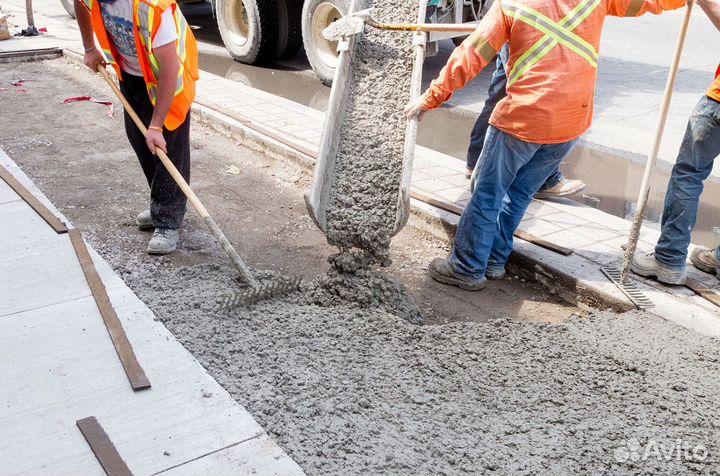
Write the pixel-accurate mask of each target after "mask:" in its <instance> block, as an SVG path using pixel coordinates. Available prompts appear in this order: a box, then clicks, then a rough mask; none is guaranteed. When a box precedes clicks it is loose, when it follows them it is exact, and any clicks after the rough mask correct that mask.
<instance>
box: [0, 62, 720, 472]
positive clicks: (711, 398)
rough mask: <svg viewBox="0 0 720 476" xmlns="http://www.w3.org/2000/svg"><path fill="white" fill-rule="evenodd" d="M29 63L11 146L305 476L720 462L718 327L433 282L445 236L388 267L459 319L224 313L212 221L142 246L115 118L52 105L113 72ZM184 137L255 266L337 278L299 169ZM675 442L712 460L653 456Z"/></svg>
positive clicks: (399, 251)
mask: <svg viewBox="0 0 720 476" xmlns="http://www.w3.org/2000/svg"><path fill="white" fill-rule="evenodd" d="M17 75H20V76H22V77H25V78H26V79H29V80H30V82H29V83H28V87H29V88H30V89H31V92H30V93H23V94H22V95H21V94H20V93H9V92H8V93H2V94H3V95H2V96H0V101H2V102H3V106H4V107H3V108H2V109H0V119H1V120H2V121H3V122H2V123H3V127H2V129H1V130H0V144H1V145H2V147H3V148H5V150H6V152H8V154H9V155H10V156H11V157H12V158H13V159H15V160H16V161H17V162H18V163H19V164H20V165H21V167H22V168H23V170H24V171H25V172H26V173H27V174H28V175H30V176H31V177H32V178H33V179H34V180H35V182H36V183H37V184H38V185H39V187H40V188H41V189H42V190H43V191H44V192H45V193H46V194H47V195H48V197H49V198H50V199H51V200H52V201H53V202H54V203H55V204H56V205H57V206H58V207H59V208H60V209H61V210H62V211H63V213H65V214H66V215H67V216H68V217H69V218H70V219H71V220H72V221H73V223H74V224H75V225H77V226H79V227H80V228H82V229H83V230H84V231H85V233H86V237H87V238H88V240H89V241H90V243H91V244H92V245H93V246H94V247H95V248H96V249H97V250H98V251H99V252H100V253H101V254H102V256H103V257H104V258H105V259H107V260H108V261H109V262H110V264H111V265H112V266H113V267H114V269H115V270H116V271H117V272H118V273H119V274H120V275H121V276H122V278H123V279H124V280H125V282H126V283H128V285H129V286H130V287H131V288H132V289H133V290H134V291H135V293H137V294H138V296H140V298H141V299H142V300H143V301H144V302H146V303H147V304H148V306H149V307H150V308H151V309H152V310H153V311H154V312H155V314H156V316H157V318H158V319H160V320H162V321H163V322H164V323H165V325H166V326H167V327H168V328H169V329H170V330H171V331H172V332H173V334H174V335H175V336H176V337H177V338H178V339H179V340H180V341H181V342H182V343H183V344H184V345H185V346H186V347H187V348H188V349H189V350H190V351H191V352H193V354H194V355H195V356H196V357H197V358H198V359H199V360H200V362H201V363H202V364H203V365H204V366H205V367H206V368H207V369H208V371H209V372H210V373H211V374H212V375H213V376H214V377H215V378H216V379H217V380H218V381H219V382H220V383H221V384H222V385H223V386H224V387H225V388H226V389H227V390H228V391H230V392H231V394H232V395H233V396H234V397H235V398H236V399H237V400H238V401H239V402H240V403H242V404H243V405H244V406H245V407H246V408H247V409H248V410H249V411H250V412H251V413H252V414H253V415H254V416H255V417H256V418H257V419H258V421H259V422H260V423H261V424H262V425H263V426H264V427H265V428H266V429H267V431H268V432H269V434H270V435H271V436H272V437H273V438H275V439H276V441H277V442H278V443H279V444H280V445H281V446H282V447H283V448H284V449H285V450H286V451H287V452H288V453H289V454H290V456H292V457H293V458H294V459H295V460H296V461H298V463H300V465H301V466H302V467H303V468H304V469H305V470H306V472H307V473H308V474H310V475H313V474H318V475H320V474H323V475H325V474H332V475H335V474H337V475H354V474H358V475H360V474H362V475H376V474H377V475H380V474H383V475H384V474H393V475H408V476H409V475H417V474H448V475H450V474H452V475H456V474H513V475H516V474H557V475H565V474H567V475H576V474H598V475H599V474H608V475H610V474H612V475H630V474H633V475H635V474H648V475H650V474H653V475H655V474H717V469H716V468H717V467H718V462H719V460H718V458H719V457H720V447H718V446H717V441H720V440H719V437H720V410H718V409H720V397H719V395H720V378H718V371H719V370H720V368H719V367H720V359H718V358H717V354H718V343H717V341H715V340H713V339H708V338H704V337H701V336H698V335H695V334H692V333H689V332H687V331H685V330H683V329H680V328H678V327H676V326H674V325H672V324H669V323H667V322H664V321H662V320H659V319H656V318H654V317H651V316H646V315H643V314H630V315H624V316H615V315H609V314H608V315H598V316H593V317H592V318H590V319H580V318H571V319H569V320H567V322H564V323H560V324H551V323H542V322H529V321H540V320H548V321H554V322H558V321H563V320H566V319H567V318H568V316H570V315H572V314H575V313H577V312H579V311H578V310H577V309H574V308H572V307H569V306H567V305H565V304H563V303H560V302H559V301H558V300H557V299H555V298H554V297H553V296H549V295H548V294H547V293H545V292H544V291H542V290H541V289H539V288H537V287H534V286H532V285H530V284H529V283H524V282H520V281H519V280H517V279H507V280H504V281H500V282H492V283H490V284H489V285H488V288H487V289H485V290H483V291H482V292H479V293H468V292H463V291H460V290H457V289H455V288H450V287H445V286H442V285H439V284H436V283H434V282H432V281H431V280H430V279H429V278H428V277H427V276H426V271H425V269H424V268H425V267H426V265H427V263H428V262H429V261H430V259H431V258H433V257H435V256H438V255H445V254H446V253H447V247H446V245H445V244H444V243H440V242H438V241H437V240H434V239H431V238H429V237H428V236H426V235H423V234H420V233H418V232H417V231H414V230H412V229H409V228H406V229H405V230H404V231H403V232H402V233H401V234H400V235H398V237H397V238H396V239H395V240H394V241H393V246H392V248H391V256H392V258H393V262H394V264H393V265H392V266H391V267H390V268H388V269H387V271H388V273H389V275H390V276H391V277H393V278H396V279H398V280H399V281H400V282H402V283H404V284H406V285H407V287H408V289H409V291H410V292H411V294H412V296H413V298H414V299H415V300H416V302H417V303H418V304H419V307H420V308H421V309H422V310H423V312H424V313H425V314H426V316H427V319H426V322H432V323H449V324H447V325H414V324H411V323H409V322H407V321H406V320H405V319H403V318H401V317H398V316H396V315H393V314H390V313H388V312H384V311H383V310H379V309H358V308H351V307H348V306H344V305H336V306H331V307H319V306H316V305H314V304H312V303H310V302H308V301H307V299H306V297H307V295H302V294H298V295H295V296H292V297H290V298H288V299H287V300H286V301H283V302H278V301H274V302H263V303H260V304H258V305H256V306H253V307H251V308H247V309H243V310H239V311H235V312H224V313H219V312H216V311H215V310H214V304H215V303H216V301H217V299H218V297H221V296H222V295H224V294H225V293H229V292H232V291H234V290H237V289H238V283H237V281H236V278H235V275H234V273H233V271H232V269H231V268H230V267H229V266H228V265H227V262H226V260H225V257H224V255H223V253H222V251H221V250H220V249H219V247H218V245H217V244H216V243H215V242H214V240H213V239H212V237H211V236H210V235H209V233H208V232H207V231H206V230H205V229H204V228H203V226H202V223H201V222H200V221H199V220H197V219H196V217H195V216H194V214H192V213H189V214H188V220H187V223H186V225H185V227H184V229H183V230H182V241H181V245H180V249H179V250H178V252H177V253H175V254H173V255H170V256H167V257H162V258H157V257H151V256H148V255H147V254H145V253H144V249H145V246H146V244H147V240H148V239H149V234H148V233H143V232H140V231H138V230H137V229H136V228H135V227H134V226H133V218H134V216H135V214H136V213H137V212H138V211H140V210H142V209H143V208H144V207H145V206H146V205H147V195H148V191H147V185H146V183H145V182H144V178H143V176H142V173H141V172H140V168H139V166H138V165H137V162H136V159H135V158H134V157H133V155H132V151H131V150H130V148H129V146H128V145H127V142H126V139H125V137H124V132H123V129H122V122H121V118H120V116H119V115H118V116H116V118H115V119H108V118H107V117H106V116H105V111H104V109H103V108H102V107H101V106H97V105H93V104H84V103H79V104H75V105H74V106H72V107H70V106H61V105H60V104H59V102H60V101H61V100H62V99H64V98H63V97H58V91H62V95H63V96H64V95H67V96H79V95H86V94H87V95H93V96H94V97H98V98H101V97H102V98H107V97H109V92H108V91H107V90H106V89H105V87H104V85H103V84H102V82H101V80H100V79H99V78H93V77H92V76H91V75H89V74H87V73H85V72H84V71H81V70H79V69H74V68H73V67H71V66H68V65H66V64H65V63H64V62H62V61H52V62H47V63H42V64H23V65H17V66H16V65H11V66H10V67H9V68H5V69H3V70H1V71H0V83H3V84H4V83H7V81H8V80H9V79H8V78H10V77H14V76H17ZM5 106H6V107H5ZM9 111H31V112H32V115H30V114H26V113H23V114H18V115H16V116H14V115H11V113H10V112H9ZM41 121H42V122H41ZM192 145H193V160H194V163H193V183H192V185H193V187H194V188H195V189H196V191H197V193H198V195H199V196H200V197H201V199H203V200H204V201H205V202H206V205H207V207H208V209H209V210H210V211H211V213H213V215H215V217H216V219H217V221H218V223H220V226H221V227H223V229H224V231H225V232H226V233H227V235H228V237H229V239H230V240H231V241H232V242H233V243H234V244H236V245H237V247H238V250H239V252H240V253H241V255H242V256H243V257H246V258H247V260H248V262H249V263H250V264H251V265H252V266H254V267H255V268H256V269H269V270H273V271H275V272H279V273H282V274H285V275H299V276H303V277H304V278H306V279H307V280H308V281H312V280H313V279H315V278H316V277H317V276H318V275H322V274H323V273H325V272H327V270H328V267H329V265H328V263H327V257H328V256H329V255H331V254H332V253H334V252H335V251H336V249H335V248H333V247H331V246H329V245H327V243H326V242H325V237H324V236H323V235H322V234H320V233H319V232H318V231H317V229H316V227H315V226H314V225H313V224H312V222H311V221H310V219H309V218H308V217H307V214H306V212H305V209H304V206H303V199H302V192H303V190H305V189H306V186H307V184H306V182H305V181H306V178H305V177H304V176H303V175H302V174H300V173H299V172H298V171H297V170H294V169H292V168H290V167H287V166H283V165H280V164H277V163H274V162H270V161H268V160H267V159H265V158H264V157H262V156H258V155H256V154H254V153H252V152H251V151H249V150H247V149H244V148H243V147H241V146H239V145H236V144H233V143H231V142H230V141H228V140H226V139H224V138H222V137H218V136H216V135H213V134H211V133H209V132H208V131H207V130H205V129H203V128H197V127H196V128H194V129H193V139H192ZM230 165H235V166H236V167H238V168H239V169H240V175H232V174H228V173H226V170H227V167H228V166H230ZM264 276H265V275H264V274H263V275H262V276H261V277H264ZM337 299H338V301H337V302H338V303H341V302H342V300H343V299H342V297H341V296H338V297H337ZM678 440H680V441H681V443H682V444H684V445H685V446H687V447H689V450H688V451H690V453H691V456H693V455H692V451H691V450H693V449H697V448H699V447H700V446H704V447H705V448H706V449H707V452H708V454H707V455H706V456H705V458H704V459H702V460H700V459H698V458H695V459H689V458H686V457H685V456H684V454H685V453H683V455H681V457H680V458H676V456H675V455H676V454H677V453H671V458H670V459H669V460H665V459H659V458H658V457H657V456H656V453H652V451H653V450H658V451H659V450H660V448H662V450H663V451H664V452H665V453H663V454H670V453H668V451H675V450H674V449H673V448H674V445H676V442H677V441H678ZM648 448H649V449H650V451H651V453H649V454H648V456H647V457H645V453H646V451H647V450H648ZM633 452H634V453H633ZM696 454H698V455H700V453H697V452H696ZM635 455H638V456H637V457H636V456H635ZM643 457H644V459H643Z"/></svg>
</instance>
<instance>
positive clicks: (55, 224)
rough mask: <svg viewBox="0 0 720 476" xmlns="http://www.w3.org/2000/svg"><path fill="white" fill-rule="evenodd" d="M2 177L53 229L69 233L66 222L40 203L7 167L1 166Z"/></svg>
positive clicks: (0, 176)
mask: <svg viewBox="0 0 720 476" xmlns="http://www.w3.org/2000/svg"><path fill="white" fill-rule="evenodd" d="M0 178H2V179H3V180H4V181H5V183H7V184H8V185H9V186H10V188H12V189H13V190H14V191H15V193H17V194H18V195H20V197H21V198H22V199H23V200H25V202H26V203H27V204H28V205H30V206H31V207H32V209H33V210H35V212H36V213H37V214H38V215H40V216H41V217H42V218H43V220H45V221H46V222H47V224H48V225H50V226H51V227H52V229H53V230H55V232H56V233H67V231H68V228H67V226H65V223H63V222H62V221H60V219H59V218H58V217H57V216H56V215H55V214H54V213H53V212H51V211H50V210H49V209H48V208H47V207H46V206H45V205H43V204H42V203H40V200H38V199H37V198H36V197H35V195H33V194H32V193H31V192H30V191H29V190H28V189H27V188H25V187H24V186H23V185H22V184H21V183H20V182H19V181H18V179H16V178H15V177H14V176H13V174H11V173H10V171H8V170H7V169H6V168H5V167H0Z"/></svg>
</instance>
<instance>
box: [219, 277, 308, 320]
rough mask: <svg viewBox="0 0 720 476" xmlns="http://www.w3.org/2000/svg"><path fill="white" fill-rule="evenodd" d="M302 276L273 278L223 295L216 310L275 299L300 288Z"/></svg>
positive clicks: (225, 309)
mask: <svg viewBox="0 0 720 476" xmlns="http://www.w3.org/2000/svg"><path fill="white" fill-rule="evenodd" d="M301 284H302V278H286V279H282V280H275V281H272V282H270V283H267V284H261V285H259V286H257V287H251V288H249V289H246V290H244V291H240V292H236V293H232V294H228V295H226V296H224V297H223V298H222V299H220V301H219V302H218V304H217V306H215V311H216V312H222V311H228V310H231V309H235V308H237V307H242V306H248V305H250V304H254V303H256V302H259V301H264V300H265V299H275V298H278V297H282V296H285V295H287V294H292V293H294V292H296V291H299V290H300V285H301Z"/></svg>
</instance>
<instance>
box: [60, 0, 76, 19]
mask: <svg viewBox="0 0 720 476" xmlns="http://www.w3.org/2000/svg"><path fill="white" fill-rule="evenodd" d="M60 3H62V6H63V8H64V9H65V11H66V12H67V14H68V15H70V16H71V17H73V18H75V0H60Z"/></svg>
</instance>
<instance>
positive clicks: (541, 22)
mask: <svg viewBox="0 0 720 476" xmlns="http://www.w3.org/2000/svg"><path fill="white" fill-rule="evenodd" d="M503 10H504V11H505V13H506V14H508V15H509V16H511V17H513V18H516V19H518V20H520V21H522V22H524V23H526V24H528V25H530V26H532V27H533V28H535V29H537V30H540V31H542V32H543V33H545V34H546V35H549V36H551V37H552V38H553V39H554V40H556V41H557V42H558V43H560V44H562V45H564V46H567V47H568V48H570V49H571V50H573V51H575V52H576V53H577V54H579V55H580V56H582V57H583V58H585V59H586V60H587V61H588V62H589V63H591V64H593V63H596V62H597V51H595V48H594V47H593V46H592V45H591V44H590V43H588V42H587V41H585V40H584V39H582V38H580V37H579V36H578V35H576V34H575V33H573V32H572V31H570V30H568V29H566V28H564V27H562V26H560V25H558V24H557V23H555V22H554V21H553V20H551V19H550V18H548V17H546V16H545V15H543V14H542V13H540V12H539V11H537V10H534V9H532V8H530V7H528V6H527V5H520V4H516V3H515V2H511V1H506V2H505V3H504V5H503Z"/></svg>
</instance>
